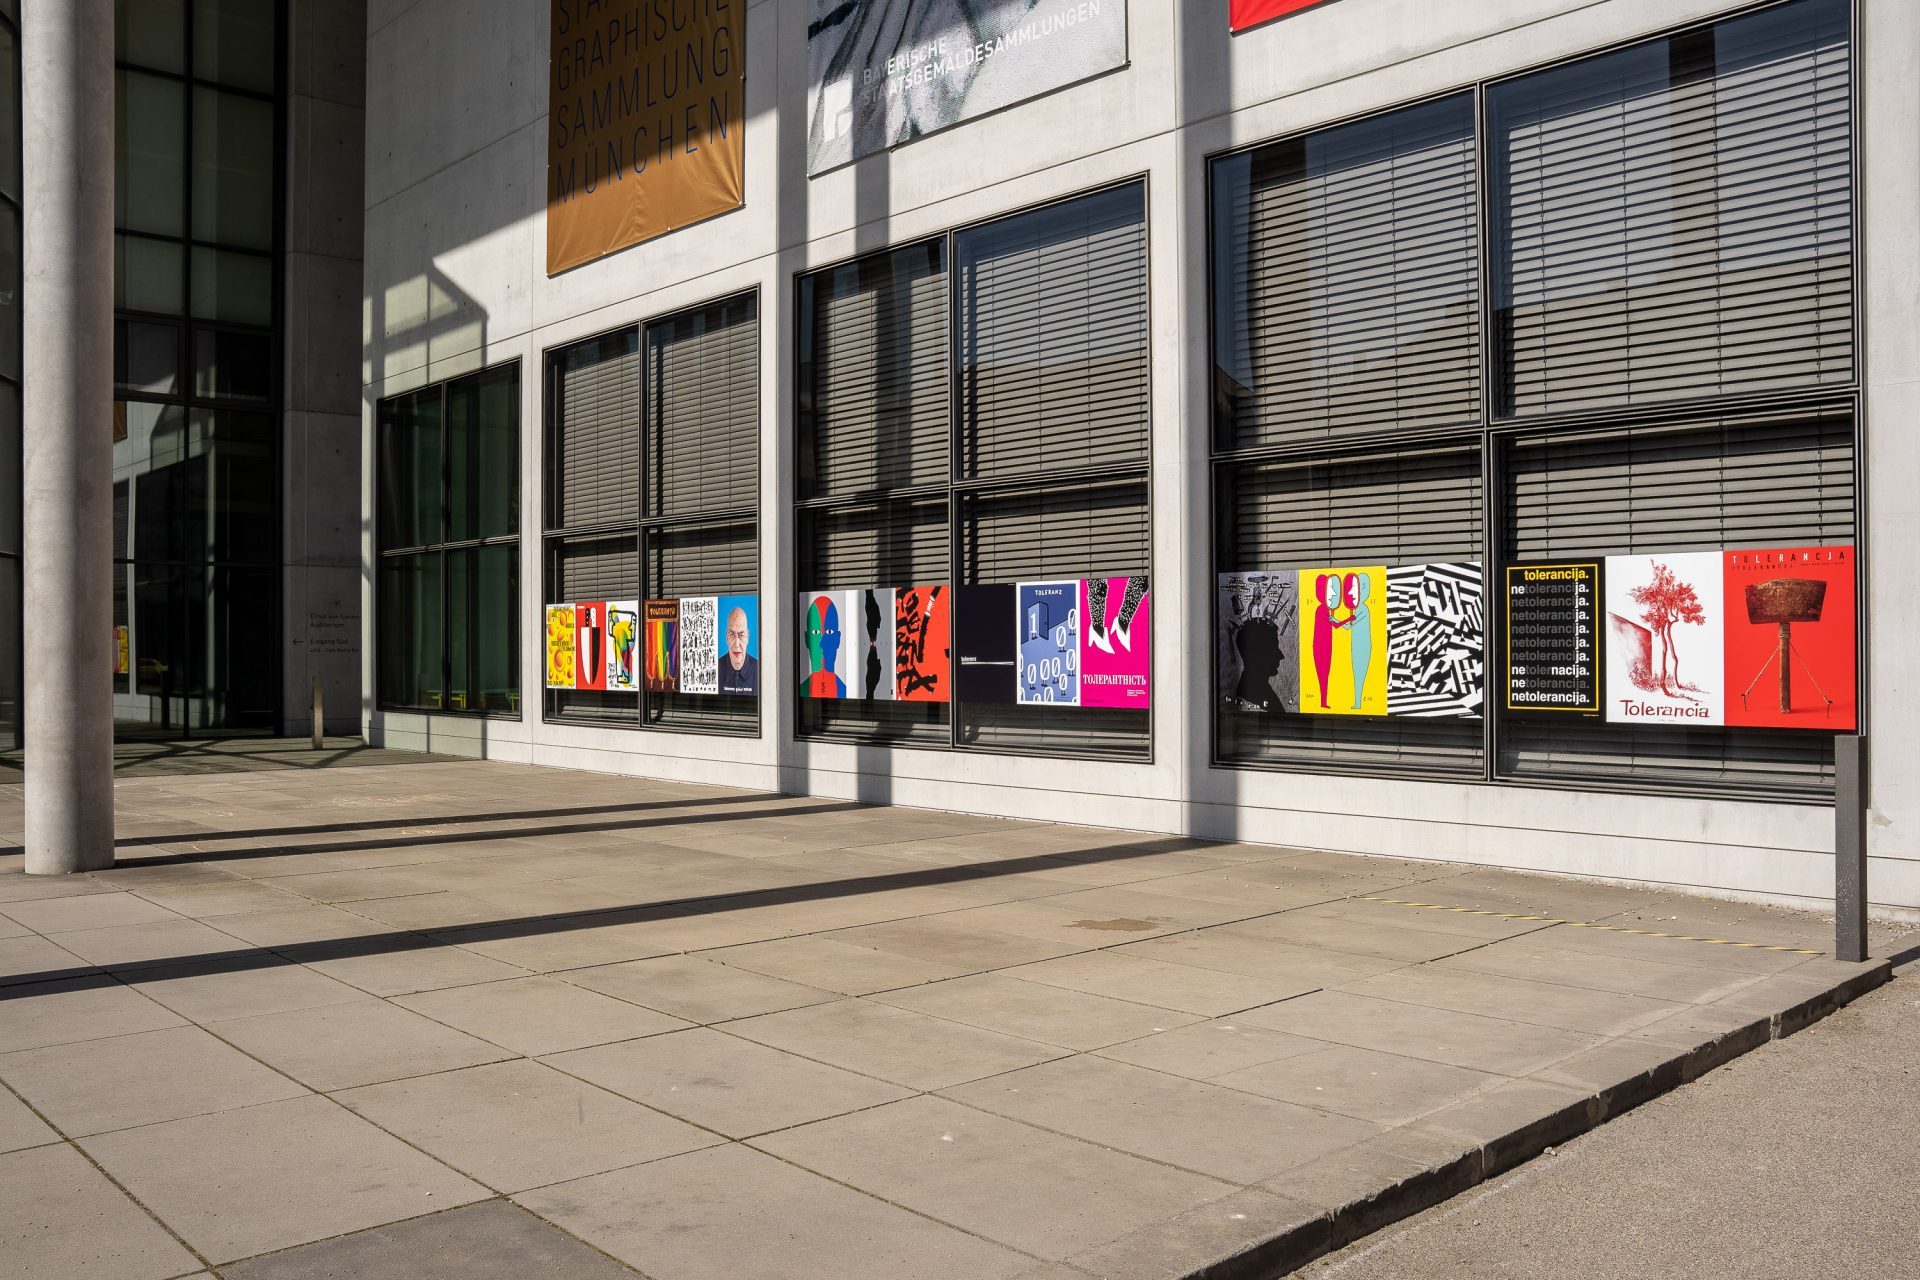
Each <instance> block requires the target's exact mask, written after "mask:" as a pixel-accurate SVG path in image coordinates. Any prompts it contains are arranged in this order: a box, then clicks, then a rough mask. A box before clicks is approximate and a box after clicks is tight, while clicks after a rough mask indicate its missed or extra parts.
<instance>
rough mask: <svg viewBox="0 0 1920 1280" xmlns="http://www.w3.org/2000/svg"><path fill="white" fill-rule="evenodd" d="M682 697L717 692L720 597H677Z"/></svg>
mask: <svg viewBox="0 0 1920 1280" xmlns="http://www.w3.org/2000/svg"><path fill="white" fill-rule="evenodd" d="M679 691H680V692H681V693H719V692H720V597H718V596H681V597H680V690H679Z"/></svg>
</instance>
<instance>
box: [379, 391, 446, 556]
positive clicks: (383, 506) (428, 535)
mask: <svg viewBox="0 0 1920 1280" xmlns="http://www.w3.org/2000/svg"><path fill="white" fill-rule="evenodd" d="M440 400H441V396H440V392H439V390H438V389H437V388H436V389H434V390H431V391H426V392H417V393H415V394H413V395H407V396H401V397H399V398H398V399H395V400H389V401H387V402H386V403H385V404H383V405H382V406H381V408H380V415H381V423H380V543H381V545H382V546H383V547H420V546H426V545H428V544H429V543H437V542H439V541H440V540H441V538H440Z"/></svg>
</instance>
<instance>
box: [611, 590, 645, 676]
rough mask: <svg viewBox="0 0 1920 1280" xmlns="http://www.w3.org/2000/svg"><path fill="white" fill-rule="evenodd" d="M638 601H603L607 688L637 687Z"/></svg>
mask: <svg viewBox="0 0 1920 1280" xmlns="http://www.w3.org/2000/svg"><path fill="white" fill-rule="evenodd" d="M639 655H640V602H639V601H638V600H609V601H607V691H608V692H609V693H612V692H616V691H623V692H631V691H632V690H635V689H638V688H639V687H640V676H639V668H638V667H637V666H636V660H637V659H638V658H639Z"/></svg>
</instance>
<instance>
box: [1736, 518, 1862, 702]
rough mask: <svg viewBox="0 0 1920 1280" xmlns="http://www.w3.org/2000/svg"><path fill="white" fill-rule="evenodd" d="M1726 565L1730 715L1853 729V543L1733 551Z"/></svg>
mask: <svg viewBox="0 0 1920 1280" xmlns="http://www.w3.org/2000/svg"><path fill="white" fill-rule="evenodd" d="M1725 564H1726V615H1725V616H1726V649H1727V658H1726V681H1727V699H1726V723H1728V724H1730V725H1745V726H1773V727H1777V728H1786V729H1816V730H1822V731H1826V732H1833V733H1845V732H1851V731H1852V730H1853V729H1854V727H1855V725H1856V723H1857V703H1858V684H1859V680H1858V675H1857V672H1856V667H1855V659H1856V654H1857V653H1858V644H1857V635H1858V621H1857V619H1856V617H1855V610H1854V590H1853V574H1854V559H1853V548H1852V547H1768V548H1763V549H1760V550H1753V551H1729V552H1726V553H1725Z"/></svg>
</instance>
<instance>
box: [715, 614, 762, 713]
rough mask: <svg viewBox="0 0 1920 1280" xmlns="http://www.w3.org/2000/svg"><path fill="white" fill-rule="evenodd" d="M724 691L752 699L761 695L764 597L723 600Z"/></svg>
mask: <svg viewBox="0 0 1920 1280" xmlns="http://www.w3.org/2000/svg"><path fill="white" fill-rule="evenodd" d="M720 628H721V629H720V646H721V647H720V657H719V684H720V692H721V693H722V694H726V695H729V696H732V697H751V696H755V695H757V694H759V692H760V597H759V596H721V597H720Z"/></svg>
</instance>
